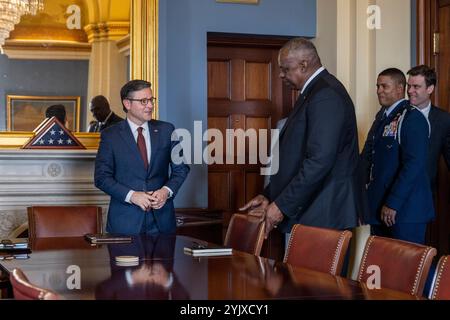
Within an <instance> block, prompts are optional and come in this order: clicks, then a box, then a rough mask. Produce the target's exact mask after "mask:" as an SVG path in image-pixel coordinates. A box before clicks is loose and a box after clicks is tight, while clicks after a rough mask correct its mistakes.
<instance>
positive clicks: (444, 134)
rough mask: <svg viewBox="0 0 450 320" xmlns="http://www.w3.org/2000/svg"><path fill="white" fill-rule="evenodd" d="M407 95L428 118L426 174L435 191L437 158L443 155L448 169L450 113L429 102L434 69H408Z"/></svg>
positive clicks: (419, 67) (434, 76) (434, 73)
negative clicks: (428, 140)
mask: <svg viewBox="0 0 450 320" xmlns="http://www.w3.org/2000/svg"><path fill="white" fill-rule="evenodd" d="M408 75H409V78H408V97H409V100H410V102H411V104H412V105H413V106H416V107H417V108H418V109H420V111H422V113H423V114H424V115H425V116H426V117H427V118H428V120H429V121H430V125H431V138H430V152H429V154H428V175H429V177H430V180H431V189H432V190H433V193H436V189H437V171H438V164H439V158H440V156H441V155H442V156H443V157H444V160H445V163H446V164H447V168H448V169H450V114H449V113H448V112H446V111H444V110H442V109H440V108H439V107H436V106H434V105H432V104H431V94H432V93H433V91H434V88H435V87H436V81H437V80H436V72H435V71H434V69H432V68H430V67H428V66H425V65H420V66H416V67H414V68H412V69H411V70H409V71H408Z"/></svg>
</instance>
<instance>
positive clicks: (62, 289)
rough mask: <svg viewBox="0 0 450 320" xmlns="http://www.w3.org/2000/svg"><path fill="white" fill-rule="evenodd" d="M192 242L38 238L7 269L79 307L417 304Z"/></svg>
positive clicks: (399, 295)
mask: <svg viewBox="0 0 450 320" xmlns="http://www.w3.org/2000/svg"><path fill="white" fill-rule="evenodd" d="M193 242H199V240H196V239H193V238H190V237H186V236H180V235H178V236H155V237H150V236H141V237H134V238H133V242H132V243H127V244H117V243H115V244H102V245H96V246H92V245H90V244H89V243H88V242H86V241H85V240H84V239H83V238H45V239H35V240H33V241H32V243H31V246H32V252H31V253H30V254H29V258H28V259H11V260H2V261H0V266H1V268H2V269H3V270H4V271H6V272H8V273H9V272H11V271H12V270H13V269H14V268H20V269H22V270H23V271H24V272H25V274H26V275H27V277H28V278H29V280H30V282H32V283H33V284H35V285H37V286H40V287H43V288H47V289H51V290H53V291H54V292H56V293H58V294H60V295H61V296H62V297H63V298H65V299H77V300H78V299H157V300H165V299H171V300H177V299H183V300H186V299H192V300H262V299H313V300H342V299H343V300H367V299H380V300H384V299H399V300H400V299H401V300H411V299H418V298H417V297H414V296H410V295H408V294H405V293H401V292H396V291H392V290H388V289H381V290H369V289H368V288H367V287H366V286H365V285H361V284H360V283H358V282H356V281H352V280H349V279H345V278H341V277H334V276H331V275H329V274H325V273H321V272H316V271H313V270H308V269H302V268H295V267H293V266H290V265H288V264H284V263H280V262H275V261H273V260H269V259H265V258H261V257H256V256H253V255H250V254H247V253H244V252H239V251H233V254H232V255H231V256H213V257H201V258H194V257H192V256H190V255H187V254H185V253H184V251H183V248H184V247H187V246H191V245H192V243H193ZM200 242H201V241H200ZM124 255H127V256H138V257H139V262H138V263H137V265H131V266H121V265H118V264H117V263H116V259H115V257H116V256H124Z"/></svg>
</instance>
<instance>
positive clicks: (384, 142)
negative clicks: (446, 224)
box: [361, 68, 434, 244]
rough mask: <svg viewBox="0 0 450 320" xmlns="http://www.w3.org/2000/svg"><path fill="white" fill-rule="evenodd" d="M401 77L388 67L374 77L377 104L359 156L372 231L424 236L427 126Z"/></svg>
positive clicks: (429, 208) (428, 204)
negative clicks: (407, 92)
mask: <svg viewBox="0 0 450 320" xmlns="http://www.w3.org/2000/svg"><path fill="white" fill-rule="evenodd" d="M405 87H406V78H405V75H404V74H403V72H402V71H400V70H398V69H395V68H390V69H386V70H384V71H382V72H381V73H380V74H379V75H378V79H377V95H378V101H379V103H380V105H381V107H382V108H381V110H380V111H379V112H378V114H377V115H376V118H375V121H374V123H373V124H372V127H371V129H370V131H369V134H368V137H367V140H366V143H365V146H364V149H363V152H362V154H361V157H362V161H363V162H364V163H365V168H366V169H367V171H366V172H367V175H366V181H365V182H366V186H367V195H368V200H369V207H370V212H369V214H368V217H366V221H367V222H368V223H369V224H370V225H371V232H372V234H374V235H378V236H384V237H391V238H395V239H400V240H405V241H411V242H416V243H422V244H423V243H424V242H425V231H426V225H427V223H428V222H429V221H430V220H431V219H433V217H434V208H433V199H432V195H431V188H430V184H429V179H428V175H427V172H426V168H427V166H426V164H427V157H428V146H429V134H430V128H429V124H428V121H427V119H426V118H425V117H424V115H423V114H422V113H421V112H420V110H419V109H417V108H416V107H414V106H410V104H409V101H407V100H405V98H404V97H405Z"/></svg>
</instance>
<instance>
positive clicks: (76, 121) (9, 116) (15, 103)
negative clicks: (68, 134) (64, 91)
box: [6, 95, 80, 132]
mask: <svg viewBox="0 0 450 320" xmlns="http://www.w3.org/2000/svg"><path fill="white" fill-rule="evenodd" d="M6 100H7V104H6V128H7V130H8V131H33V130H34V129H35V128H36V127H37V126H38V125H39V124H40V123H41V122H42V121H43V120H44V119H45V118H46V117H45V110H47V108H48V107H50V106H52V105H55V104H62V105H63V106H64V108H65V110H66V117H67V125H66V127H67V129H69V130H70V131H74V132H78V131H80V97H79V96H24V95H7V97H6Z"/></svg>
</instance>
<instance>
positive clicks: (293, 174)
mask: <svg viewBox="0 0 450 320" xmlns="http://www.w3.org/2000/svg"><path fill="white" fill-rule="evenodd" d="M278 62H279V66H280V77H281V78H282V79H283V81H284V82H285V83H286V84H288V85H289V86H291V87H293V88H295V89H297V90H300V91H301V94H300V96H299V98H298V99H297V102H296V103H295V107H294V109H293V110H292V112H291V113H290V115H289V117H288V119H287V121H286V124H285V125H284V127H283V129H282V130H281V132H280V136H279V159H278V161H279V164H280V165H279V170H278V172H276V173H274V175H272V176H271V178H270V182H269V184H268V185H267V187H266V188H265V190H264V192H263V193H262V194H261V195H258V196H256V197H255V198H254V199H252V200H251V201H250V202H248V203H247V204H246V205H245V206H244V207H243V208H241V210H248V209H249V210H250V212H253V213H254V214H257V213H262V214H265V219H266V236H267V234H268V233H269V232H270V231H271V230H272V229H273V228H274V227H279V228H280V230H281V231H282V232H284V233H286V234H289V233H290V232H291V228H292V226H293V224H295V223H301V224H305V225H310V226H317V227H324V228H333V229H349V228H353V227H355V226H357V225H358V216H357V202H358V197H359V193H358V192H357V186H356V183H355V171H356V167H357V162H358V135H357V127H356V116H355V109H354V106H353V103H352V100H351V98H350V96H349V95H348V93H347V91H346V89H345V88H344V86H343V85H342V84H341V83H340V82H339V81H338V80H337V79H336V78H335V77H334V76H333V75H331V74H329V73H328V71H327V70H325V69H324V68H323V67H322V64H321V61H320V58H319V56H318V54H317V50H316V48H315V47H314V45H313V44H312V43H311V42H310V41H309V40H306V39H302V38H296V39H292V40H290V41H289V42H288V43H287V44H286V45H285V46H284V47H283V48H282V49H281V50H280V53H279V56H278ZM276 160H277V159H273V161H276Z"/></svg>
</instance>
